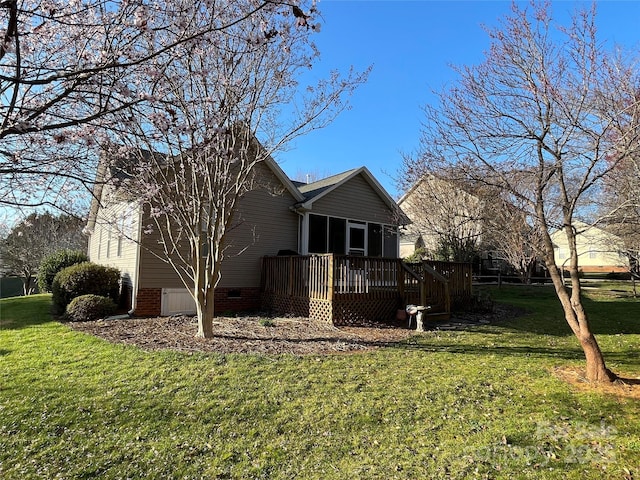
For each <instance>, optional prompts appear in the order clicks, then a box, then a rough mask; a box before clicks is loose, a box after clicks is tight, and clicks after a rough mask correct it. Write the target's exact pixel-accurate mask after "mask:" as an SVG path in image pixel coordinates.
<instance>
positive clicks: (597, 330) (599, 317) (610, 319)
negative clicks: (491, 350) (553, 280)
mask: <svg viewBox="0 0 640 480" xmlns="http://www.w3.org/2000/svg"><path fill="white" fill-rule="evenodd" d="M546 302H555V303H556V304H557V305H553V303H552V304H551V305H549V304H545V305H540V307H539V308H536V306H535V305H531V306H528V307H526V308H525V309H524V310H523V311H524V312H526V313H523V314H522V315H519V316H515V317H511V318H501V319H498V320H496V321H493V322H491V323H492V325H497V326H500V327H504V328H508V329H509V330H515V331H521V332H527V333H533V334H538V335H553V336H567V335H569V336H570V335H573V333H572V331H571V329H570V328H569V325H568V324H567V321H566V320H565V318H564V313H563V311H562V308H561V307H560V305H559V303H558V301H557V299H555V298H549V299H540V303H541V304H542V303H546ZM506 305H510V304H509V303H506ZM582 305H583V307H584V309H585V311H586V312H587V316H588V317H589V325H590V326H591V330H592V332H593V333H594V334H595V335H618V334H631V335H638V334H640V317H639V316H638V313H637V312H638V310H640V303H638V302H616V301H595V300H591V299H589V298H583V299H582ZM554 307H555V308H554Z"/></svg>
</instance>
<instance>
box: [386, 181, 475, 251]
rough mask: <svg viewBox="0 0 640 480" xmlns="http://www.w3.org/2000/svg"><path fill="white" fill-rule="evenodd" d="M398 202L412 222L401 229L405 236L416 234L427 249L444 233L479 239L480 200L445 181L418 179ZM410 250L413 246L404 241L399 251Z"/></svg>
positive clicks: (430, 248) (434, 246) (431, 248)
mask: <svg viewBox="0 0 640 480" xmlns="http://www.w3.org/2000/svg"><path fill="white" fill-rule="evenodd" d="M398 205H399V206H400V208H402V210H403V211H404V212H405V213H406V215H407V216H408V217H409V218H410V219H411V221H412V224H410V225H408V226H407V227H406V228H405V235H406V236H413V237H417V236H418V235H419V236H420V237H421V238H422V240H423V242H424V247H425V248H426V249H427V250H431V251H432V250H435V249H436V248H437V247H438V244H439V242H440V239H441V237H442V235H443V234H444V233H447V234H451V235H454V236H456V237H458V238H479V237H480V235H481V232H482V221H481V218H482V215H483V213H484V211H483V210H484V205H483V202H482V201H480V199H479V198H478V197H476V196H475V195H472V194H470V193H468V192H466V191H464V190H462V189H461V188H458V187H456V186H455V185H453V184H452V183H450V182H447V181H445V180H441V179H438V178H435V177H424V178H422V179H420V180H419V181H418V182H417V183H416V184H415V185H414V186H413V187H412V188H411V189H409V191H408V192H407V193H406V194H405V195H404V196H403V197H402V198H401V199H400V200H399V202H398ZM414 251H415V248H414V247H411V246H410V245H409V244H405V245H404V249H403V252H402V253H403V256H408V255H410V254H412V253H414Z"/></svg>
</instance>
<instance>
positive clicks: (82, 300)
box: [67, 294, 117, 322]
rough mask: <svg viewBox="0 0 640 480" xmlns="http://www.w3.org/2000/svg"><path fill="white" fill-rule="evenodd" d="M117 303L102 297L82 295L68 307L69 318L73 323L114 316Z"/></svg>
mask: <svg viewBox="0 0 640 480" xmlns="http://www.w3.org/2000/svg"><path fill="white" fill-rule="evenodd" d="M116 308H117V307H116V304H115V302H114V301H113V300H112V299H110V298H109V297H102V296H100V295H92V294H89V295H80V296H79V297H76V298H74V299H73V300H71V303H69V305H67V318H68V319H69V320H71V321H72V322H88V321H91V320H97V319H99V318H104V317H108V316H109V315H113V314H114V313H115V311H116Z"/></svg>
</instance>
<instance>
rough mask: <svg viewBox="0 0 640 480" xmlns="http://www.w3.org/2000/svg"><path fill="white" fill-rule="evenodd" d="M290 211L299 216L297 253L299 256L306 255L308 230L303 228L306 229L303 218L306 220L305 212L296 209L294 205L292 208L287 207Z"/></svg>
mask: <svg viewBox="0 0 640 480" xmlns="http://www.w3.org/2000/svg"><path fill="white" fill-rule="evenodd" d="M289 208H290V210H291V211H292V212H295V213H297V214H298V215H299V217H298V233H297V235H298V253H299V254H301V255H305V254H306V248H305V246H306V245H308V241H307V240H308V237H309V232H308V229H307V228H305V227H306V222H305V218H306V211H305V210H303V209H301V208H298V207H296V206H295V205H294V206H292V207H289Z"/></svg>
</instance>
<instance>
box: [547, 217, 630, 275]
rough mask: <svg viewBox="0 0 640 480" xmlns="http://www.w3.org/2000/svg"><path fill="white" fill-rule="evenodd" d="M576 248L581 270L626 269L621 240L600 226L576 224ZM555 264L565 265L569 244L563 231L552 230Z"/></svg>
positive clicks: (627, 267) (626, 263)
mask: <svg viewBox="0 0 640 480" xmlns="http://www.w3.org/2000/svg"><path fill="white" fill-rule="evenodd" d="M576 227H577V229H578V235H577V236H576V248H577V251H578V265H579V268H580V270H582V271H583V272H604V273H607V272H621V271H628V269H629V260H628V259H627V257H626V256H624V255H621V254H620V252H621V251H623V249H624V248H623V243H622V240H621V239H620V238H619V237H617V236H616V235H613V234H611V233H609V232H606V231H604V230H602V229H600V228H596V227H589V226H588V225H585V224H577V225H576ZM551 238H552V240H553V243H554V245H555V248H554V259H555V262H556V265H558V266H560V267H566V266H567V264H568V263H569V244H568V242H567V237H566V235H565V233H564V232H563V231H557V232H554V233H553V234H552V236H551Z"/></svg>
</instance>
